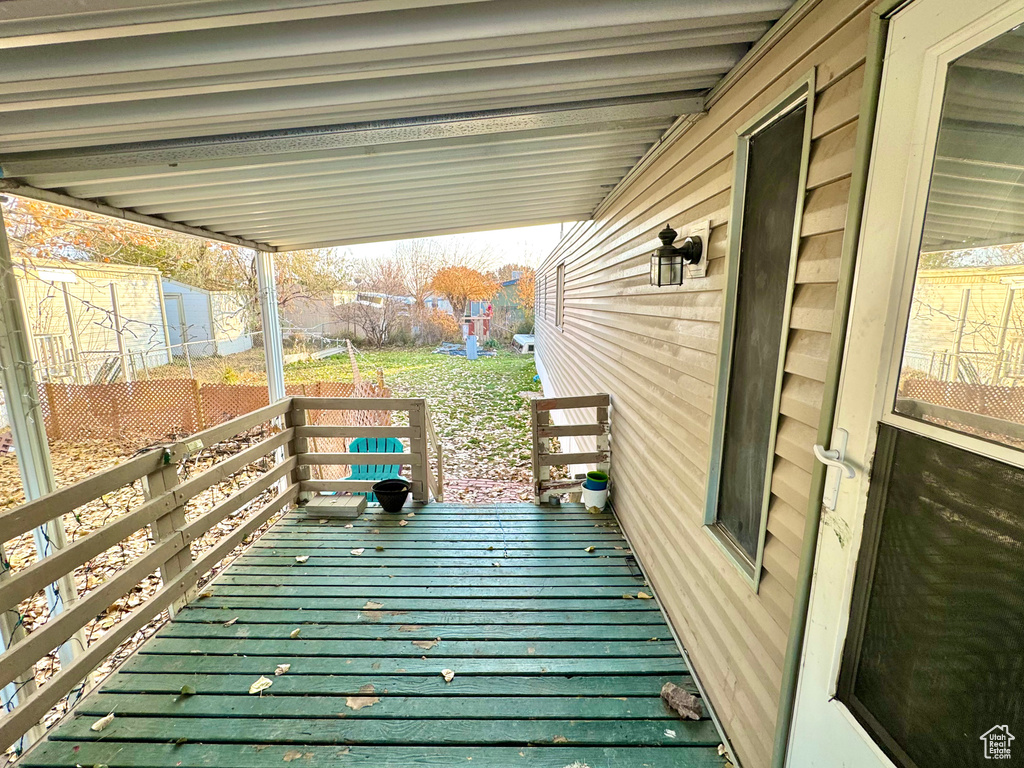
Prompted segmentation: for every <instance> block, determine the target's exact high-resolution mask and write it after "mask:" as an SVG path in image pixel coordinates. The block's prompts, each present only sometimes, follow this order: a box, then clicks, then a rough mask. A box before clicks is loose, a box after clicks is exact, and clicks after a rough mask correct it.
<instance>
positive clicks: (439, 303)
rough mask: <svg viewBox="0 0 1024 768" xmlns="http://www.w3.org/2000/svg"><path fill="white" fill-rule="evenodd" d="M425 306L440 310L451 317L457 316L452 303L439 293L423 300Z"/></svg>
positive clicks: (427, 296)
mask: <svg viewBox="0 0 1024 768" xmlns="http://www.w3.org/2000/svg"><path fill="white" fill-rule="evenodd" d="M423 304H424V305H425V306H426V307H428V308H429V309H439V310H441V311H442V312H447V313H448V314H449V315H454V314H455V310H454V309H453V308H452V303H451V302H450V301H448V299H446V298H444V297H443V296H441V295H440V294H437V293H428V294H427V295H426V297H425V298H424V299H423Z"/></svg>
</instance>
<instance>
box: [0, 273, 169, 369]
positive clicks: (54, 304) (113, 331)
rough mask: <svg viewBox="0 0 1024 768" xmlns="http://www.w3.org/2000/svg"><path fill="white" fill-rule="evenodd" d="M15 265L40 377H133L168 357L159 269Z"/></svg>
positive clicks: (164, 361) (34, 360) (165, 361)
mask: <svg viewBox="0 0 1024 768" xmlns="http://www.w3.org/2000/svg"><path fill="white" fill-rule="evenodd" d="M14 267H15V274H16V276H17V280H18V289H19V290H20V292H21V295H22V298H23V301H24V308H25V315H26V321H27V324H28V327H29V328H30V330H31V332H32V345H31V347H32V358H33V362H34V363H35V364H36V370H37V373H38V375H39V377H40V379H43V380H47V381H50V380H65V381H74V382H78V383H86V382H89V381H91V380H92V379H93V378H94V377H95V376H97V375H99V374H100V373H101V372H102V371H106V375H109V376H116V375H123V374H124V372H125V371H127V374H128V377H129V378H131V377H132V376H133V375H134V373H135V372H136V371H140V370H143V369H144V368H147V367H150V366H157V365H163V364H165V363H167V362H169V360H168V355H167V325H166V319H165V317H164V312H163V307H162V305H161V302H160V273H159V271H158V270H156V269H151V268H149V267H136V266H129V265H123V264H101V263H97V262H93V261H77V260H71V259H45V258H22V259H18V260H17V261H16V262H15V263H14ZM115 369H117V370H115Z"/></svg>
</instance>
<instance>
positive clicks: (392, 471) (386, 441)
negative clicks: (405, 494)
mask: <svg viewBox="0 0 1024 768" xmlns="http://www.w3.org/2000/svg"><path fill="white" fill-rule="evenodd" d="M348 452H349V453H404V452H405V446H404V445H402V441H401V440H399V439H398V438H397V437H357V438H356V439H355V440H353V441H352V442H351V443H350V444H349V446H348ZM401 471H402V467H401V465H400V464H353V465H352V474H350V475H349V476H348V479H349V480H372V481H373V482H377V481H378V480H390V479H392V478H394V477H401V476H402V475H401ZM356 495H359V496H365V497H366V500H367V502H371V501H372V502H374V503H376V501H377V495H376V494H375V493H373V492H372V491H359V492H358V494H356Z"/></svg>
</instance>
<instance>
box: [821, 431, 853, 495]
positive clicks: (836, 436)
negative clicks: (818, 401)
mask: <svg viewBox="0 0 1024 768" xmlns="http://www.w3.org/2000/svg"><path fill="white" fill-rule="evenodd" d="M849 437H850V435H849V433H848V432H847V431H846V430H845V429H837V430H835V431H834V432H833V433H832V445H833V446H835V447H834V448H830V449H828V450H826V449H825V446H823V445H815V446H814V447H813V448H812V449H811V450H812V451H813V452H814V458H816V459H817V460H818V461H820V462H821V463H822V464H824V465H825V466H826V467H828V469H827V470H826V471H825V488H824V492H823V493H822V495H821V504H822V506H823V507H825V509H827V510H828V511H829V512H832V511H835V508H836V503H837V502H838V501H839V483H841V482H842V480H843V478H844V477H846V478H851V479H852V478H854V477H856V476H857V470H855V469H854V468H853V467H851V466H850V465H849V464H847V463H846V461H845V460H844V459H845V458H846V442H847V440H848V439H849Z"/></svg>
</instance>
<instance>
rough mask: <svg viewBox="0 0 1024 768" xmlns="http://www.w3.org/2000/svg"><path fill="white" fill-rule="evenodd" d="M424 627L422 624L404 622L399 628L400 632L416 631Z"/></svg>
mask: <svg viewBox="0 0 1024 768" xmlns="http://www.w3.org/2000/svg"><path fill="white" fill-rule="evenodd" d="M419 629H423V625H422V624H403V625H402V626H400V627H399V628H398V631H399V632H415V631H416V630H419Z"/></svg>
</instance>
